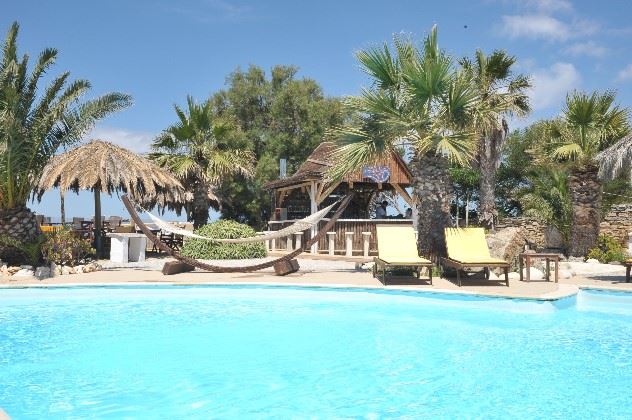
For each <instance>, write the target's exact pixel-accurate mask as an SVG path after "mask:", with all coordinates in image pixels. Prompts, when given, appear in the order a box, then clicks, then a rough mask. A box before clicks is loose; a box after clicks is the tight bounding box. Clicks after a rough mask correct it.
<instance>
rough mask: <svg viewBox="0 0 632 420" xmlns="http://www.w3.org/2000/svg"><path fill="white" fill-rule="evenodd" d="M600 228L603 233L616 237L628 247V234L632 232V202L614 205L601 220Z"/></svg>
mask: <svg viewBox="0 0 632 420" xmlns="http://www.w3.org/2000/svg"><path fill="white" fill-rule="evenodd" d="M600 228H601V233H602V234H606V235H610V236H612V237H614V238H616V239H617V240H618V241H619V242H620V243H621V245H622V246H624V247H625V248H627V247H628V238H629V236H628V235H629V234H630V233H632V203H630V204H615V205H614V206H612V207H611V208H610V211H609V212H608V214H606V217H604V219H603V222H601V226H600Z"/></svg>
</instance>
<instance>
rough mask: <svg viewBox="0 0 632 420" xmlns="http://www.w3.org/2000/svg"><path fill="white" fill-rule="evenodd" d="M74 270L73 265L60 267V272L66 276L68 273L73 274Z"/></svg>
mask: <svg viewBox="0 0 632 420" xmlns="http://www.w3.org/2000/svg"><path fill="white" fill-rule="evenodd" d="M75 273H76V271H75V269H74V268H73V267H68V266H63V267H62V269H61V274H62V275H64V276H66V275H68V274H75Z"/></svg>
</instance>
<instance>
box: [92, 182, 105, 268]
mask: <svg viewBox="0 0 632 420" xmlns="http://www.w3.org/2000/svg"><path fill="white" fill-rule="evenodd" d="M101 226H102V223H101V183H98V184H97V185H96V186H95V187H94V247H95V248H96V251H97V258H101V257H102V256H103V237H102V232H101Z"/></svg>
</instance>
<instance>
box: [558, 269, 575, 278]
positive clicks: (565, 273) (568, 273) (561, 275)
mask: <svg viewBox="0 0 632 420" xmlns="http://www.w3.org/2000/svg"><path fill="white" fill-rule="evenodd" d="M557 275H558V278H560V279H570V278H572V277H573V273H572V272H571V271H570V270H559V271H558V272H557Z"/></svg>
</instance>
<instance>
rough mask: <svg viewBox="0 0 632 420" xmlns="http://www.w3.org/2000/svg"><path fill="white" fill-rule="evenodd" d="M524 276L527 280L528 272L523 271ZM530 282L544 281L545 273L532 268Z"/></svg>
mask: <svg viewBox="0 0 632 420" xmlns="http://www.w3.org/2000/svg"><path fill="white" fill-rule="evenodd" d="M522 274H523V276H524V279H525V280H526V279H527V270H526V269H523V270H522ZM529 275H530V277H529V280H543V279H544V273H543V272H542V271H541V270H540V269H537V268H535V267H531V270H529Z"/></svg>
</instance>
